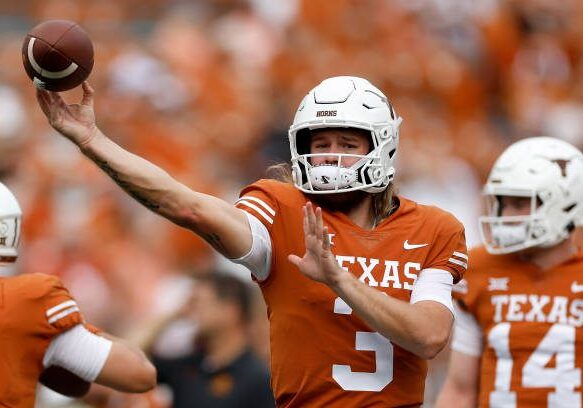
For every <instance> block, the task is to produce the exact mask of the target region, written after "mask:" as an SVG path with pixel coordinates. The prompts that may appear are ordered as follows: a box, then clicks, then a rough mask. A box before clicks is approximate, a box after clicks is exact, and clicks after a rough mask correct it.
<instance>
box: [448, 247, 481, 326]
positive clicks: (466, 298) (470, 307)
mask: <svg viewBox="0 0 583 408" xmlns="http://www.w3.org/2000/svg"><path fill="white" fill-rule="evenodd" d="M469 257H470V259H472V263H471V265H470V267H469V268H468V271H467V273H466V274H465V275H464V278H463V279H462V280H461V281H459V282H458V283H457V284H456V285H454V286H453V290H452V295H453V298H454V300H456V301H457V302H458V304H459V306H460V307H461V308H462V309H464V310H465V311H467V312H469V313H472V314H474V315H475V313H476V307H477V302H478V297H479V296H480V293H481V291H482V290H483V289H484V279H483V278H481V277H480V276H483V275H481V274H480V273H479V270H480V269H479V264H480V263H481V262H482V259H483V258H482V257H481V256H480V253H477V251H476V250H475V249H472V250H471V251H470V253H469Z"/></svg>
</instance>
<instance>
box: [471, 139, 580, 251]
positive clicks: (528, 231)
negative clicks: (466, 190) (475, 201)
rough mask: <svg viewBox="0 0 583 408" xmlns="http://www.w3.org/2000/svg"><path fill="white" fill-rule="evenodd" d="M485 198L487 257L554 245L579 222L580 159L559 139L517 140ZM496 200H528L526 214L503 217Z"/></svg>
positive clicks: (496, 168)
mask: <svg viewBox="0 0 583 408" xmlns="http://www.w3.org/2000/svg"><path fill="white" fill-rule="evenodd" d="M484 194H485V196H486V199H487V202H488V215H487V216H483V217H480V232H481V234H482V239H483V241H484V244H485V245H486V249H487V250H488V252H489V253H491V254H506V253H511V252H516V251H521V250H523V249H526V248H532V247H550V246H553V245H557V244H558V243H560V242H561V241H563V240H565V239H566V238H567V237H568V236H569V234H570V232H571V231H572V230H573V228H574V227H575V225H576V224H577V223H579V222H580V220H581V219H582V217H583V154H582V153H581V152H580V151H579V150H578V149H577V148H575V147H573V146H571V145H570V144H569V143H567V142H564V141H562V140H560V139H554V138H551V137H532V138H528V139H524V140H520V141H518V142H516V143H514V144H513V145H511V146H510V147H508V148H507V149H506V150H505V151H504V152H503V153H502V155H501V156H500V157H499V158H498V160H497V161H496V163H495V164H494V167H493V168H492V171H491V172H490V175H489V177H488V181H487V182H486V185H485V187H484ZM500 196H512V197H527V198H529V199H530V214H528V215H517V216H502V215H501V211H502V209H501V207H500V202H499V197H500Z"/></svg>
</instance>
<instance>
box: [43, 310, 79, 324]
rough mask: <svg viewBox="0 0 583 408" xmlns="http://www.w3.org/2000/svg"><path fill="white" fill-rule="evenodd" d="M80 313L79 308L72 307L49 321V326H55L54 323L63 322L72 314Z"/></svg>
mask: <svg viewBox="0 0 583 408" xmlns="http://www.w3.org/2000/svg"><path fill="white" fill-rule="evenodd" d="M78 311H79V308H78V307H77V306H73V307H70V308H69V309H65V310H63V311H62V312H61V313H57V314H56V315H54V316H53V317H51V318H50V319H49V324H53V323H55V322H57V321H59V320H61V319H62V318H63V317H66V316H69V315H70V314H71V313H75V312H78Z"/></svg>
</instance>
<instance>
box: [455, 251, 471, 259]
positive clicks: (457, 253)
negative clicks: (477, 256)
mask: <svg viewBox="0 0 583 408" xmlns="http://www.w3.org/2000/svg"><path fill="white" fill-rule="evenodd" d="M453 256H457V257H458V258H462V259H465V260H466V261H467V260H468V256H467V255H466V254H464V253H461V252H454V253H453Z"/></svg>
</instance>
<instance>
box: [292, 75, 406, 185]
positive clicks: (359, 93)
mask: <svg viewBox="0 0 583 408" xmlns="http://www.w3.org/2000/svg"><path fill="white" fill-rule="evenodd" d="M401 122H402V119H401V118H400V117H399V116H397V114H396V113H395V111H394V109H393V106H392V105H391V104H390V102H389V101H388V100H387V97H386V96H385V95H384V94H383V93H382V92H381V91H380V90H379V89H378V88H376V87H374V86H373V85H372V84H371V83H370V82H368V81H367V80H366V79H363V78H358V77H351V76H340V77H333V78H328V79H325V80H324V81H322V83H320V84H319V85H318V86H316V87H315V88H314V89H312V90H311V91H310V92H309V93H308V94H307V95H306V96H305V97H304V99H303V100H302V102H301V103H300V106H299V108H298V110H297V112H296V115H295V117H294V121H293V123H292V125H291V126H290V128H289V143H290V150H291V163H292V175H293V180H294V184H295V186H296V187H297V188H298V189H300V190H301V191H303V192H306V193H311V194H330V193H344V192H348V191H354V190H364V191H366V192H369V193H378V192H381V191H383V190H385V189H386V188H387V186H388V185H389V184H390V182H391V181H392V180H393V178H394V175H395V169H394V167H393V162H394V160H395V156H396V152H397V146H398V144H399V125H400V124H401ZM331 127H335V128H357V129H364V130H367V131H369V132H370V135H371V146H372V149H371V151H370V152H369V153H368V154H366V155H354V154H337V156H338V164H337V165H336V166H330V165H325V166H312V165H311V162H310V158H312V157H315V156H335V154H330V153H325V154H323V153H318V154H310V151H309V146H310V143H309V142H310V138H309V131H310V130H312V129H322V128H331ZM343 157H357V158H358V159H359V160H358V161H357V162H356V163H355V164H354V165H352V166H350V167H344V166H342V159H343Z"/></svg>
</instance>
